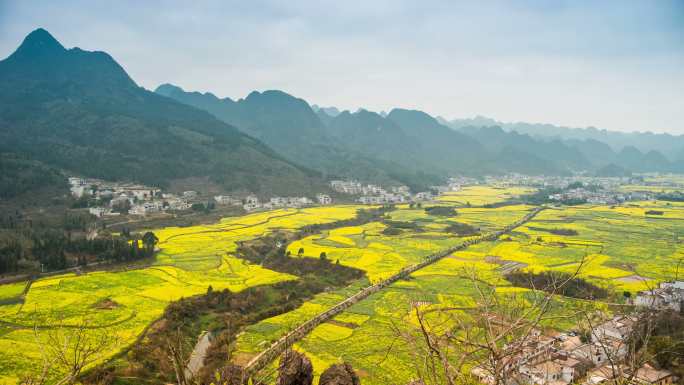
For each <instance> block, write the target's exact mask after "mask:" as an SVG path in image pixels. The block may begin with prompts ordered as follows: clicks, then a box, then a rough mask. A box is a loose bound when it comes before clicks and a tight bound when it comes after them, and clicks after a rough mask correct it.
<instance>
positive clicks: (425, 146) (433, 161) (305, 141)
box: [156, 84, 684, 188]
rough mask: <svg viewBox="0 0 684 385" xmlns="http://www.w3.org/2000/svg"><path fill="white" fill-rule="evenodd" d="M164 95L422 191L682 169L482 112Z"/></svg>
mask: <svg viewBox="0 0 684 385" xmlns="http://www.w3.org/2000/svg"><path fill="white" fill-rule="evenodd" d="M156 92H157V93H159V94H162V95H165V96H168V97H171V98H173V99H175V100H178V101H181V102H183V103H186V104H190V105H192V106H195V107H198V108H202V109H204V110H206V111H208V112H210V113H212V114H213V115H215V116H216V117H218V118H220V119H222V120H224V121H226V122H228V123H230V124H233V125H235V126H236V127H238V128H240V129H241V130H242V131H244V132H246V133H249V134H250V135H253V136H255V137H257V138H259V139H261V140H263V141H264V142H265V143H266V144H268V145H270V146H271V147H273V148H274V149H275V150H276V151H278V152H279V153H282V154H283V155H284V156H285V157H286V158H287V159H289V160H291V161H293V162H296V163H299V164H303V165H306V166H307V167H310V168H314V169H316V170H318V171H321V172H323V173H324V174H325V175H328V176H340V177H356V178H362V179H363V178H366V179H370V180H376V181H380V182H383V181H391V182H394V181H396V182H400V183H405V184H408V185H411V186H414V187H416V188H418V187H424V186H425V185H429V184H433V183H437V182H438V181H439V180H440V179H442V178H444V177H446V176H448V175H452V174H456V173H459V174H469V175H481V174H500V173H506V172H520V173H527V174H551V175H563V174H569V173H570V172H573V171H590V172H596V171H598V170H601V169H602V168H603V167H606V166H607V165H610V164H613V165H615V166H618V167H621V168H623V169H625V170H626V172H630V171H634V172H647V171H668V172H669V171H675V170H677V167H676V166H675V164H673V163H672V162H670V161H669V160H668V159H667V158H666V157H664V156H663V155H662V154H660V153H659V152H657V151H655V150H653V151H649V152H646V153H644V152H641V151H639V150H638V149H636V148H634V150H636V152H634V151H632V150H630V148H627V147H625V148H626V150H625V148H623V150H622V151H617V152H616V151H615V150H614V149H613V148H612V147H611V146H609V145H608V144H606V143H604V142H601V141H599V140H596V139H591V138H581V139H578V138H574V139H573V138H563V137H560V136H552V135H535V134H527V133H524V132H518V131H517V130H513V129H511V128H510V127H509V128H508V129H506V128H502V127H500V126H497V125H495V124H496V123H497V122H496V121H494V120H492V119H488V118H483V117H478V118H475V119H471V120H466V121H457V122H446V121H445V120H444V119H442V118H434V117H432V116H430V115H428V114H426V113H425V112H422V111H417V110H406V109H399V108H396V109H393V110H392V111H390V113H389V114H385V115H383V114H379V113H375V112H372V111H368V110H365V109H359V110H358V111H356V112H349V111H342V112H340V111H339V110H338V109H337V108H335V107H327V108H321V107H318V106H309V104H308V103H307V102H306V101H304V100H302V99H299V98H296V97H294V96H291V95H289V94H287V93H285V92H282V91H265V92H252V93H250V94H249V95H248V96H247V97H246V98H245V99H239V100H237V101H234V100H231V99H230V98H224V99H220V98H217V97H216V96H214V95H213V94H211V93H205V94H201V93H197V92H186V91H184V90H182V89H181V88H179V87H176V86H173V85H170V84H165V85H162V86H160V87H159V88H158V89H157V91H156ZM445 123H447V124H448V126H447V125H446V124H445ZM463 123H468V125H463ZM492 124H494V125H492ZM553 127H555V126H553ZM557 129H558V130H561V131H562V130H563V128H557ZM554 132H555V131H554ZM624 151H626V153H625V152H624ZM682 153H683V154H684V150H683V152H682Z"/></svg>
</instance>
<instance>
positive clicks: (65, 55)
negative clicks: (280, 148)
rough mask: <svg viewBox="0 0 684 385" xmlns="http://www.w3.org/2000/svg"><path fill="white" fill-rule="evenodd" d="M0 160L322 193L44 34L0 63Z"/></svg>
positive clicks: (210, 121)
mask: <svg viewBox="0 0 684 385" xmlns="http://www.w3.org/2000/svg"><path fill="white" fill-rule="evenodd" d="M0 152H4V153H19V154H22V155H21V156H22V157H28V158H30V159H32V160H35V161H38V162H43V163H45V164H49V165H50V166H53V167H57V168H61V169H65V170H68V171H69V172H71V173H77V174H81V175H85V176H90V177H98V178H103V179H109V180H120V179H126V180H134V181H139V182H144V183H148V184H154V185H165V184H168V183H169V182H171V181H173V180H176V179H182V178H188V177H207V178H209V180H210V181H211V182H212V183H215V184H218V185H220V186H222V187H223V188H224V189H225V190H239V189H242V190H251V191H272V192H278V193H283V194H285V193H290V192H295V191H311V190H312V189H313V188H314V187H320V186H321V185H322V181H321V179H320V178H319V177H318V176H317V174H316V173H313V172H311V171H308V170H306V169H303V168H301V167H298V166H296V165H294V164H292V163H290V162H288V161H286V160H285V159H283V158H282V157H280V156H279V155H277V154H276V153H275V152H273V151H272V150H271V149H269V148H268V147H267V146H265V145H264V144H263V143H261V142H259V141H258V140H256V139H254V138H251V137H249V136H247V135H244V134H242V133H241V132H240V131H238V130H237V129H235V128H234V127H232V126H230V125H228V124H226V123H224V122H221V121H219V120H218V119H216V118H214V117H213V116H211V115H210V114H208V113H206V112H203V111H200V110H197V109H195V108H192V107H188V106H186V105H183V104H180V103H176V102H174V101H172V100H170V99H168V98H164V97H161V96H159V95H157V94H154V93H152V92H149V91H146V90H145V89H143V88H141V87H139V86H138V85H136V83H135V82H134V81H133V80H132V79H131V78H130V77H129V76H128V75H127V74H126V72H125V71H124V70H123V68H121V66H120V65H119V64H118V63H116V61H114V59H113V58H112V57H110V56H109V55H107V54H106V53H104V52H89V51H84V50H81V49H79V48H72V49H65V48H64V47H63V46H62V45H61V44H60V43H59V42H58V41H57V40H55V39H54V38H53V37H52V36H51V35H50V34H49V33H48V32H47V31H45V30H42V29H38V30H36V31H34V32H32V33H31V34H29V35H28V36H27V37H26V39H25V40H24V42H23V43H22V44H21V46H20V47H19V48H18V49H17V50H16V51H15V52H14V53H13V54H12V55H10V56H9V57H8V58H6V59H5V60H3V61H0ZM3 164H4V165H5V166H4V167H10V166H12V167H14V168H15V169H16V167H18V166H17V165H16V162H13V163H9V162H6V163H3ZM15 166H16V167H15Z"/></svg>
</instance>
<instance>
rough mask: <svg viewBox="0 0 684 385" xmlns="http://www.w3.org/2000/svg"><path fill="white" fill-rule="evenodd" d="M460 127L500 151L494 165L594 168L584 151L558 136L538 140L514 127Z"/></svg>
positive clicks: (559, 169) (527, 169) (539, 169)
mask: <svg viewBox="0 0 684 385" xmlns="http://www.w3.org/2000/svg"><path fill="white" fill-rule="evenodd" d="M461 131H462V132H464V133H466V134H468V135H470V136H471V137H473V138H475V139H477V140H478V141H479V142H480V143H483V144H484V146H485V148H486V149H487V150H488V151H490V152H492V153H495V154H499V158H494V162H493V164H492V166H496V165H500V166H501V167H504V168H506V169H508V168H510V167H512V166H513V165H518V166H519V169H520V172H523V170H524V172H526V173H549V172H551V173H565V172H567V171H569V170H576V171H579V170H586V169H589V168H591V164H590V162H589V161H588V160H587V159H586V158H585V157H584V155H582V153H581V152H579V151H578V150H577V149H575V148H573V147H570V146H567V145H566V144H565V143H563V142H561V141H559V140H549V141H542V140H537V139H535V138H532V137H531V136H529V135H524V134H519V133H517V132H515V131H512V132H506V131H504V130H503V129H502V128H501V127H499V126H490V127H470V126H468V127H463V128H462V129H461ZM504 150H505V151H504ZM512 154H519V155H518V156H519V159H517V160H516V161H515V162H512V163H511V162H510V160H511V159H510V158H511V156H512ZM524 154H528V155H533V157H529V156H524ZM539 160H541V162H539ZM534 170H537V171H536V172H533V171H534ZM554 170H555V171H554ZM510 171H515V170H510Z"/></svg>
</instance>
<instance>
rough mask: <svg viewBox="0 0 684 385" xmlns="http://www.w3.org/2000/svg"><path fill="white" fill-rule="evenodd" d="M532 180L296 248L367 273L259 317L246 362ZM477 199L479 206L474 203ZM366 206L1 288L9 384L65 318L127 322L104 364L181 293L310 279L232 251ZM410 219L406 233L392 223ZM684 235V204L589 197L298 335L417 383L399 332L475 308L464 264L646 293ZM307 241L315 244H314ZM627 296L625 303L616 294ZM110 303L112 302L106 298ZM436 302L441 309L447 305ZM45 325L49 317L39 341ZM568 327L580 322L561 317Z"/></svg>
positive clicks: (324, 361)
mask: <svg viewBox="0 0 684 385" xmlns="http://www.w3.org/2000/svg"><path fill="white" fill-rule="evenodd" d="M526 192H529V191H528V190H527V189H499V188H493V187H487V186H477V187H473V188H466V189H464V190H462V191H459V192H457V193H454V194H449V195H447V196H445V197H442V198H441V199H440V201H439V202H437V203H434V204H424V207H422V208H410V207H408V205H402V206H400V207H398V209H397V210H395V211H391V212H390V213H388V214H387V218H386V220H385V221H382V222H372V223H368V224H365V225H362V226H350V227H343V228H337V229H332V230H327V231H324V232H322V233H321V234H316V235H311V236H308V237H305V238H302V239H300V240H298V241H295V242H293V243H291V244H290V245H289V246H288V251H289V252H290V253H291V255H292V256H299V257H301V258H320V256H321V253H323V252H324V253H325V255H326V257H327V258H328V259H329V260H330V261H331V262H332V263H338V262H339V263H340V264H342V265H347V266H351V267H356V268H360V269H363V270H365V271H366V272H367V277H368V278H367V279H362V280H359V281H358V282H356V283H355V284H353V285H351V286H350V287H346V288H343V289H339V290H335V291H331V292H326V293H322V294H319V295H317V296H316V297H315V298H314V299H313V300H311V301H308V302H306V303H305V304H304V305H303V306H301V307H300V308H298V309H296V310H294V311H292V312H289V313H286V314H281V315H279V316H276V317H272V318H269V319H266V320H263V321H261V322H259V323H257V324H254V325H251V326H249V327H247V328H246V330H245V331H244V332H243V333H241V334H240V335H239V338H238V343H237V352H236V356H235V357H236V360H237V361H238V362H239V363H243V364H244V363H246V362H247V361H248V360H249V359H250V358H251V357H253V356H254V355H255V354H256V353H258V352H259V351H261V350H263V349H264V348H265V347H267V346H268V345H269V344H270V343H271V342H272V341H274V340H276V339H277V338H279V337H280V336H282V335H283V334H285V333H286V332H287V331H288V330H291V329H292V328H294V327H295V326H297V325H299V324H301V323H302V322H304V321H306V320H307V319H309V318H311V317H313V316H315V315H317V314H319V313H320V312H322V311H324V310H325V309H327V308H328V307H330V306H332V305H334V304H336V303H338V302H340V301H341V300H343V299H345V298H347V297H348V296H350V295H352V294H354V293H356V292H357V291H358V290H359V289H360V288H362V287H366V286H368V285H369V284H370V283H375V282H378V281H380V280H382V279H384V278H387V277H388V276H390V275H392V274H394V273H396V272H398V271H399V270H401V269H402V268H403V267H406V266H409V265H411V264H414V263H416V262H419V261H421V260H422V258H424V257H425V256H426V255H428V254H431V253H434V252H436V251H439V250H443V249H446V248H448V247H452V246H454V245H457V244H460V243H461V242H463V241H464V240H465V239H467V238H464V237H458V236H455V235H453V234H450V233H448V232H447V228H448V227H449V226H450V225H452V224H454V223H464V224H468V225H470V226H473V227H476V228H478V229H480V231H481V232H482V233H486V232H491V231H496V230H498V229H501V228H502V227H504V226H505V225H507V224H509V223H512V222H515V221H516V220H518V219H520V218H521V217H523V216H524V215H525V214H526V213H527V212H529V210H531V209H532V208H533V207H532V206H525V205H511V206H504V207H499V208H481V207H477V206H482V205H484V204H490V203H497V202H501V201H504V200H507V199H510V198H511V197H515V196H517V195H519V194H522V193H526ZM467 203H470V205H468V204H467ZM434 205H443V206H450V207H453V208H455V209H456V210H457V214H456V215H455V216H440V215H434V214H429V213H428V212H426V210H425V208H426V207H430V206H434ZM358 208H359V207H358V206H336V207H327V208H311V209H303V210H276V211H272V212H266V213H257V214H252V215H247V216H244V217H239V218H226V219H224V220H222V221H221V222H219V223H217V224H213V225H204V226H193V227H187V228H166V229H160V230H155V233H156V234H157V236H158V237H159V239H160V244H159V247H160V248H161V251H160V252H159V253H158V255H157V256H156V259H155V261H154V263H153V264H152V265H150V266H139V267H137V268H135V269H130V270H127V271H111V272H97V273H89V274H84V275H74V274H68V275H63V276H56V277H49V278H44V279H40V280H38V281H36V282H33V283H32V285H31V286H30V290H28V292H27V293H26V295H25V296H24V292H25V289H26V283H23V282H22V283H17V284H10V285H2V286H0V320H2V323H0V384H13V383H14V382H15V381H16V379H17V378H18V376H19V375H21V373H23V372H26V371H28V370H36V368H37V367H38V366H39V365H40V360H41V349H40V344H41V343H44V342H45V337H44V333H47V331H48V330H51V329H53V328H55V327H56V326H57V325H58V324H62V325H66V326H69V325H76V324H79V323H80V322H82V321H83V320H84V319H88V320H89V322H90V325H91V326H92V327H94V328H107V329H108V330H111V331H113V332H114V333H115V334H116V335H117V336H118V337H119V340H120V342H119V343H118V344H116V345H115V346H112V347H111V348H110V349H109V350H108V351H107V352H105V353H104V354H103V355H102V357H101V360H104V359H106V358H108V357H111V356H112V355H114V354H115V353H116V352H117V351H119V350H121V349H122V348H124V347H125V346H127V345H128V344H130V343H131V342H133V341H134V340H135V339H136V337H137V336H138V335H140V333H141V332H142V331H143V330H144V329H145V327H146V326H148V325H149V324H150V323H151V322H153V321H154V320H155V319H156V318H158V317H159V316H160V315H161V313H162V311H163V309H164V308H165V306H166V305H167V304H168V303H169V302H170V301H173V300H176V299H178V298H181V297H187V296H192V295H196V294H201V293H203V292H205V291H206V289H207V286H209V285H211V286H212V287H213V288H214V289H222V288H229V289H230V290H233V291H238V290H242V289H244V288H247V287H251V286H255V285H260V284H270V283H275V282H279V281H283V280H289V279H296V278H295V277H293V276H290V275H287V274H281V273H277V272H273V271H270V270H266V269H264V268H261V267H259V266H255V265H250V264H246V263H244V262H243V261H242V260H239V259H236V258H234V257H233V256H232V255H231V254H232V252H234V250H235V248H236V242H237V241H241V240H248V239H253V238H256V237H259V236H261V235H264V234H267V233H269V232H271V231H274V230H276V229H291V230H296V229H298V228H301V227H302V226H304V225H308V224H314V223H326V222H332V221H336V220H340V219H348V218H352V217H353V216H354V215H355V213H356V210H357V209H358ZM393 223H394V224H396V223H399V224H410V226H407V227H402V228H400V230H399V231H398V232H387V231H386V230H387V228H388V226H394V225H393ZM683 231H684V204H682V203H666V202H637V203H632V204H630V205H624V206H617V207H614V208H613V207H606V206H589V205H583V206H576V207H563V208H555V209H548V210H545V211H543V212H542V213H540V214H538V216H537V217H536V218H535V219H534V220H532V221H530V222H528V223H527V224H526V225H524V226H522V227H519V228H518V229H516V231H514V232H513V233H512V234H510V235H508V236H504V237H502V238H501V239H500V240H499V241H496V242H484V243H480V244H477V245H473V246H471V247H469V248H468V249H466V250H463V251H459V252H456V253H454V254H453V255H451V256H449V257H447V258H444V259H442V260H440V261H439V262H437V263H435V264H433V265H431V266H429V267H427V268H425V269H423V270H420V271H418V272H416V273H414V274H412V276H411V278H410V279H408V280H403V281H399V282H397V283H395V284H392V285H391V286H389V287H388V288H386V289H384V290H382V291H380V292H378V293H375V294H373V295H371V296H370V297H369V298H367V299H365V300H364V301H362V302H360V303H357V304H355V305H353V306H352V307H350V308H349V309H348V310H347V311H345V312H344V313H342V314H340V315H338V316H337V317H335V319H334V320H333V321H331V322H327V323H325V324H322V325H320V326H318V327H317V328H316V329H315V330H314V331H313V332H312V333H311V334H309V335H308V336H307V337H306V338H304V339H303V340H301V341H300V342H299V343H297V344H296V346H295V348H296V349H298V350H301V351H304V352H306V353H307V355H308V356H309V357H310V358H311V359H312V360H313V363H314V369H315V371H316V372H317V373H318V374H320V372H321V371H322V370H323V369H325V368H326V367H328V366H329V365H330V364H333V363H336V362H339V361H340V360H345V361H348V362H350V363H351V364H352V365H353V366H354V367H355V368H356V369H357V370H359V372H360V374H361V376H362V377H363V383H364V384H371V385H374V384H387V383H406V382H407V381H408V380H410V379H411V378H412V377H414V376H415V368H414V366H413V364H414V362H415V360H416V357H413V356H412V351H411V348H410V347H407V346H405V344H402V343H398V342H397V339H396V330H397V328H400V327H402V326H410V325H415V323H416V320H415V315H414V313H413V311H412V310H413V309H415V308H416V307H418V308H420V309H422V310H425V311H427V313H428V314H430V315H429V316H428V317H433V316H434V317H439V314H440V313H441V312H440V311H439V310H441V309H445V308H449V309H452V310H453V311H457V312H460V311H464V312H465V311H467V309H468V308H469V307H472V306H473V304H474V298H475V292H474V288H473V285H472V282H470V281H468V280H466V279H463V274H464V273H472V272H475V273H476V274H477V276H478V279H479V280H481V282H486V283H488V284H489V285H491V286H492V287H495V289H496V292H497V293H499V294H500V295H509V294H510V293H522V294H523V295H524V294H525V293H526V292H527V289H522V288H516V287H511V285H510V283H509V282H508V281H506V280H505V279H504V278H503V276H504V274H505V273H506V272H508V271H512V270H515V269H524V270H530V271H544V270H558V271H567V272H571V271H575V270H576V269H577V268H578V263H579V261H580V260H582V259H583V258H584V259H585V260H586V261H585V263H584V265H583V266H582V269H581V275H582V276H583V277H584V278H586V279H587V280H589V281H591V282H593V283H595V284H597V285H600V286H603V287H607V288H609V289H610V290H611V291H612V292H614V293H616V294H617V295H616V297H618V298H619V297H621V293H622V291H632V292H634V291H637V290H640V289H644V288H646V286H647V285H650V284H653V283H655V282H658V281H661V280H664V279H667V278H671V277H672V276H673V273H674V269H675V268H676V265H677V261H679V260H680V259H681V258H682V257H683V256H684V244H683V243H682V241H681V240H680V237H681V235H682V232H683ZM300 250H301V253H300ZM612 300H614V299H612ZM103 303H106V306H102V304H103ZM576 306H594V307H604V305H602V304H600V303H589V304H587V303H586V301H584V302H579V301H578V300H573V299H569V298H560V297H559V298H557V299H556V302H555V303H554V310H553V311H557V312H562V311H564V310H567V309H569V308H574V307H576ZM433 310H434V312H433ZM33 326H39V331H38V336H37V338H36V336H35V335H34V331H33ZM549 326H553V327H554V328H559V329H563V328H569V327H571V326H572V322H569V321H567V320H566V321H558V322H555V323H554V324H553V325H549Z"/></svg>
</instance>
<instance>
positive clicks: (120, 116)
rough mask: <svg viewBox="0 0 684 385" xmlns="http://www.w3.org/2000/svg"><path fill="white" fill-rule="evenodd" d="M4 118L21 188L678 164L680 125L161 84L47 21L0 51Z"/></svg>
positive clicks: (271, 184) (303, 187)
mask: <svg viewBox="0 0 684 385" xmlns="http://www.w3.org/2000/svg"><path fill="white" fill-rule="evenodd" d="M333 92H334V91H333ZM0 128H1V130H0V153H2V154H3V156H2V157H0V160H2V163H1V164H0V169H3V170H8V171H7V175H10V172H9V170H12V171H13V173H12V174H11V175H26V176H27V177H28V178H30V180H26V181H25V182H26V183H24V184H17V185H21V186H25V187H22V189H23V190H27V189H30V188H32V187H37V186H39V185H40V184H41V183H43V182H41V180H42V179H45V180H52V179H53V178H39V177H36V175H54V171H55V170H56V169H61V170H66V171H68V172H70V173H76V174H81V175H84V176H89V177H99V178H105V179H125V180H133V181H140V182H144V183H149V184H157V185H165V184H169V183H173V182H174V181H177V180H183V179H186V178H191V177H201V178H205V179H206V180H208V181H210V182H211V183H214V184H216V185H218V186H220V187H222V188H223V189H225V190H227V191H235V190H241V191H253V192H266V191H268V192H270V193H275V194H287V193H294V192H310V191H313V190H315V189H321V188H325V187H324V186H325V184H326V180H328V179H330V178H357V179H362V180H369V181H370V180H372V181H374V182H377V183H402V184H407V185H409V186H411V187H413V188H414V189H421V188H424V187H426V186H429V185H431V184H435V183H438V182H439V181H440V180H442V179H443V178H445V177H447V176H449V175H454V174H468V175H481V174H485V173H486V174H496V173H505V172H521V173H529V174H567V173H570V172H572V171H588V172H591V173H599V174H602V175H603V174H606V175H608V174H609V175H613V174H615V175H621V174H625V173H628V172H648V171H661V172H668V171H684V136H672V135H668V134H657V135H656V134H650V133H647V134H643V133H634V134H625V133H615V132H608V131H601V130H595V129H587V130H578V129H568V128H563V127H556V126H549V125H534V124H526V123H516V124H501V123H499V122H495V121H491V120H488V119H485V118H478V119H474V120H456V121H451V122H446V121H444V120H441V119H437V118H434V117H432V116H430V115H428V114H426V113H424V112H422V111H415V110H405V109H399V108H396V109H393V110H392V111H390V112H389V113H388V114H378V113H375V112H371V111H367V110H359V111H356V112H349V111H342V112H340V111H339V110H338V109H336V108H335V107H328V108H318V107H316V108H312V106H310V105H309V103H307V102H306V101H305V100H303V99H300V98H297V97H294V96H292V95H289V94H287V93H285V92H283V91H278V90H270V91H264V92H256V91H255V92H252V93H250V94H249V95H247V96H246V97H245V98H244V99H239V100H232V99H230V98H222V99H221V98H218V97H216V96H215V95H213V94H211V93H204V94H202V93H198V92H186V91H185V90H183V89H181V88H180V87H177V86H174V85H171V84H165V85H162V86H160V87H158V88H157V90H156V92H150V91H147V90H145V89H143V88H141V87H139V86H138V85H137V84H136V83H135V81H134V80H133V79H131V78H130V77H129V76H128V74H127V73H126V71H124V69H123V68H122V67H121V66H120V65H119V64H118V63H117V62H116V61H115V60H114V59H113V58H112V57H111V56H109V55H108V54H106V53H104V52H89V51H84V50H81V49H79V48H72V49H66V48H64V47H63V46H62V45H61V44H60V43H59V42H58V41H57V40H56V39H54V38H53V37H52V36H51V35H50V34H49V33H48V32H47V31H45V30H43V29H38V30H36V31H34V32H32V33H30V34H29V35H28V36H27V37H26V39H25V40H24V42H23V43H22V44H21V45H20V46H19V48H18V49H17V50H16V51H15V52H14V53H13V54H12V55H10V56H9V57H8V58H6V59H5V60H2V61H0ZM17 170H31V172H17ZM19 192H20V191H19ZM19 192H17V191H14V192H12V193H11V194H17V193H19ZM11 194H8V195H11Z"/></svg>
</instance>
